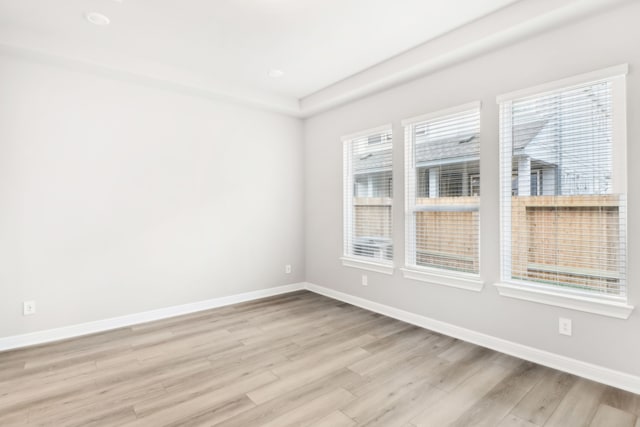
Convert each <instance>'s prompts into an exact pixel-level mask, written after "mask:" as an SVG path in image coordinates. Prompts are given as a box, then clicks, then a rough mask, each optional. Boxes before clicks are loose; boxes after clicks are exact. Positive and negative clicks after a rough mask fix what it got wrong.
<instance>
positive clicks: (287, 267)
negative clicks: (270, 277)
mask: <svg viewBox="0 0 640 427" xmlns="http://www.w3.org/2000/svg"><path fill="white" fill-rule="evenodd" d="M284 272H285V273H286V274H291V264H287V265H285V266H284Z"/></svg>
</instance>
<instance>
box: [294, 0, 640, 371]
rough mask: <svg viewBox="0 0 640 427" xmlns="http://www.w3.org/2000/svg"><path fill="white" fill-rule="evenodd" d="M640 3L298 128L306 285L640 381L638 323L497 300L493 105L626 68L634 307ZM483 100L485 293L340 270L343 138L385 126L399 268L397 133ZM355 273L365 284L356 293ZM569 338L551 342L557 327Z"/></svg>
mask: <svg viewBox="0 0 640 427" xmlns="http://www.w3.org/2000/svg"><path fill="white" fill-rule="evenodd" d="M638 16H640V2H632V3H630V4H627V5H626V6H621V7H618V8H616V9H613V10H611V11H609V12H607V13H604V14H600V15H598V16H596V17H591V18H588V19H585V20H582V21H580V22H577V23H575V24H572V25H571V26H567V27H564V28H560V29H556V30H554V31H549V32H547V33H545V34H542V35H540V36H537V37H534V38H531V39H528V40H525V41H522V42H519V43H516V44H513V45H510V46H508V47H506V48H503V49H500V50H498V51H494V52H492V53H490V54H486V55H483V56H481V57H477V58H475V59H472V60H469V61H467V62H464V63H460V64H457V65H455V66H452V67H449V68H447V69H444V70H442V71H440V72H438V73H434V74H431V75H429V76H427V77H424V78H421V79H419V80H416V81H413V82H411V83H408V84H405V85H403V86H400V87H397V88H394V89H391V90H388V91H385V92H382V93H379V94H377V95H373V96H369V97H367V98H365V99H362V100H359V101H357V102H353V103H351V104H348V105H346V106H343V107H340V108H337V109H334V110H330V111H328V112H326V113H323V114H321V115H318V116H315V117H313V118H310V119H307V120H306V122H305V171H306V175H305V176H306V180H305V189H306V199H305V200H306V213H305V218H306V236H305V238H306V271H307V281H309V282H311V283H314V284H317V285H320V286H325V287H328V288H332V289H335V290H338V291H341V292H345V293H348V294H351V295H355V296H359V297H362V298H366V299H369V300H372V301H375V302H379V303H383V304H387V305H390V306H393V307H396V308H400V309H404V310H407V311H410V312H414V313H418V314H421V315H424V316H428V317H431V318H434V319H437V320H440V321H444V322H448V323H451V324H453V325H457V326H461V327H465V328H468V329H472V330H475V331H478V332H481V333H485V334H489V335H492V336H495V337H499V338H502V339H506V340H509V341H513V342H516V343H521V344H524V345H528V346H532V347H536V348H538V349H543V350H547V351H550V352H553V353H557V354H561V355H566V356H568V357H572V358H575V359H579V360H583V361H586V362H590V363H594V364H597V365H602V366H607V367H610V368H612V369H616V370H620V371H623V372H627V373H631V374H635V375H640V364H638V360H640V340H639V339H638V336H639V335H638V331H640V313H639V310H640V308H639V309H637V310H636V311H635V312H634V313H633V314H632V315H631V317H630V318H629V319H628V320H618V319H612V318H608V317H602V316H598V315H592V314H588V313H583V312H577V311H571V310H567V309H561V308H557V307H551V306H546V305H541V304H536V303H532V302H526V301H520V300H515V299H510V298H505V297H501V296H499V295H498V293H497V291H496V289H495V288H494V287H493V286H492V283H494V282H496V281H498V280H499V266H500V261H499V255H498V254H499V230H500V228H499V227H500V224H499V201H498V195H499V194H498V186H499V184H498V178H499V177H498V106H497V104H496V95H498V94H501V93H506V92H510V91H513V90H517V89H523V88H527V87H530V86H533V85H536V84H540V83H545V82H548V81H553V80H557V79H560V78H564V77H569V76H573V75H577V74H580V73H584V72H588V71H593V70H597V69H600V68H605V67H608V66H612V65H617V64H621V63H629V64H630V70H631V71H630V74H629V76H628V110H627V112H628V117H629V122H628V164H629V176H628V180H629V183H630V185H629V201H628V208H629V226H628V233H629V248H628V249H629V260H630V263H629V264H630V266H629V271H628V273H629V275H628V277H629V286H630V290H629V294H630V302H631V303H632V304H635V305H637V304H640V283H639V282H638V281H639V280H640V266H639V265H638V263H637V262H634V260H637V259H640V224H638V222H637V221H634V219H635V218H638V213H639V212H640V187H638V186H637V185H634V184H633V183H637V182H640V168H638V167H635V165H637V164H638V160H640V144H637V142H638V140H640V121H638V120H636V118H637V117H638V114H639V113H640V74H639V73H638V70H639V69H640V49H639V48H638V41H639V40H640V25H638V22H637V18H638ZM476 100H481V101H482V103H483V106H482V123H481V128H482V130H481V176H482V197H481V274H482V277H483V278H484V279H485V280H486V282H487V285H486V286H485V288H484V290H483V291H482V292H481V293H479V294H478V293H475V292H470V291H465V290H460V289H454V288H449V287H443V286H437V285H431V284H426V283H422V282H415V281H411V280H407V279H403V278H402V277H401V275H400V272H399V271H396V272H395V274H394V275H393V276H386V275H382V274H377V273H373V272H365V271H362V270H358V269H353V268H347V267H343V266H342V265H341V263H340V260H339V257H340V256H341V253H342V144H341V142H340V136H341V135H344V134H349V133H352V132H355V131H359V130H363V129H367V128H371V127H375V126H379V125H382V124H385V123H389V122H392V123H393V129H394V144H395V146H394V163H395V170H394V195H395V210H394V223H393V226H394V233H393V235H394V243H395V254H396V260H395V262H396V265H397V266H402V265H403V263H404V260H403V253H404V223H403V210H402V209H403V206H404V202H403V196H404V188H403V168H402V162H403V131H402V128H401V126H400V124H399V123H400V120H401V119H403V118H408V117H412V116H416V115H419V114H422V113H429V112H432V111H437V110H440V109H443V108H447V107H451V106H456V105H460V104H464V103H467V102H470V101H476ZM362 274H367V275H368V276H369V286H368V287H363V286H361V285H360V277H361V275H362ZM559 316H563V317H569V318H571V319H572V320H573V336H572V337H566V336H560V335H559V334H558V332H557V331H558V317H559Z"/></svg>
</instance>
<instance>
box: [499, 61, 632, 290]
mask: <svg viewBox="0 0 640 427" xmlns="http://www.w3.org/2000/svg"><path fill="white" fill-rule="evenodd" d="M624 70H626V68H625V69H623V70H622V71H621V70H620V69H616V70H614V71H612V72H617V73H619V74H613V75H611V76H606V77H600V78H595V77H594V76H586V77H584V78H585V79H588V80H586V81H575V82H572V83H571V84H569V83H568V82H566V83H565V82H559V83H557V84H551V87H549V88H546V87H545V88H540V89H539V92H538V91H537V90H536V89H535V88H534V89H533V90H529V91H525V92H524V93H516V94H515V95H512V96H505V97H502V98H501V99H499V102H500V121H501V137H500V144H501V170H502V172H501V173H502V186H503V191H502V196H501V207H502V215H501V217H502V227H503V233H502V236H503V239H502V276H503V281H506V282H507V283H513V284H517V285H522V286H529V287H534V288H536V289H540V287H548V288H553V289H555V290H558V291H562V292H564V293H566V294H572V295H581V294H582V295H587V294H588V295H590V296H591V297H603V298H604V297H612V298H618V299H626V222H627V219H626V168H625V162H626V155H625V154H626V152H625V150H626V134H625V127H626V124H625V115H626V112H625V77H624V74H625V72H623V71H624ZM578 80H580V79H578ZM558 86H559V87H558ZM544 89H546V90H544ZM505 189H506V192H505Z"/></svg>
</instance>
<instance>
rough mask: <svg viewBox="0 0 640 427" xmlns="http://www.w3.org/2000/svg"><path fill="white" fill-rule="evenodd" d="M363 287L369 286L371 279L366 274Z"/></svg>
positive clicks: (363, 276) (363, 278)
mask: <svg viewBox="0 0 640 427" xmlns="http://www.w3.org/2000/svg"><path fill="white" fill-rule="evenodd" d="M362 286H369V278H368V277H367V275H366V274H363V275H362Z"/></svg>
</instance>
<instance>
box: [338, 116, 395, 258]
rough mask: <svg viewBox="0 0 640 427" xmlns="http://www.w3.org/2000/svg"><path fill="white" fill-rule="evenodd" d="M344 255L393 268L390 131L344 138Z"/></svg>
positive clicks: (371, 131)
mask: <svg viewBox="0 0 640 427" xmlns="http://www.w3.org/2000/svg"><path fill="white" fill-rule="evenodd" d="M343 144H344V255H345V257H349V258H360V259H363V260H366V261H369V262H378V263H384V264H391V261H392V259H393V244H392V237H391V218H392V197H393V177H392V176H393V159H392V155H393V152H392V133H391V127H390V126H385V127H382V128H377V129H373V130H370V131H365V132H361V133H359V134H357V135H354V136H349V137H344V138H343Z"/></svg>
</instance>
